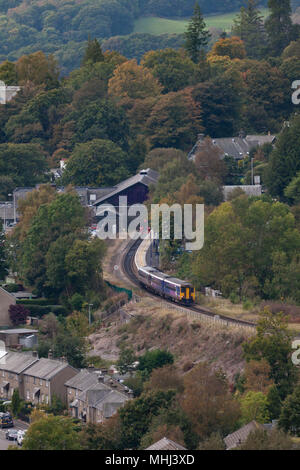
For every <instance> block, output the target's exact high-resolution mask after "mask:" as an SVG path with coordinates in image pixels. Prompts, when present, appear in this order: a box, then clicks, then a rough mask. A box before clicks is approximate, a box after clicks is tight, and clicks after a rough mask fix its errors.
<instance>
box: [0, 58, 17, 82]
mask: <svg viewBox="0 0 300 470" xmlns="http://www.w3.org/2000/svg"><path fill="white" fill-rule="evenodd" d="M0 80H2V81H3V82H4V83H5V85H13V86H15V85H17V73H16V66H15V64H14V63H13V62H9V61H8V60H5V61H4V62H2V64H1V65H0Z"/></svg>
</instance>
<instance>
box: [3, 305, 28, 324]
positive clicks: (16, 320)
mask: <svg viewBox="0 0 300 470" xmlns="http://www.w3.org/2000/svg"><path fill="white" fill-rule="evenodd" d="M8 313H9V318H10V321H11V322H12V324H13V325H14V326H17V325H24V324H25V323H26V319H27V317H28V315H29V314H30V312H29V310H27V309H26V308H25V307H24V306H23V305H10V306H9V309H8Z"/></svg>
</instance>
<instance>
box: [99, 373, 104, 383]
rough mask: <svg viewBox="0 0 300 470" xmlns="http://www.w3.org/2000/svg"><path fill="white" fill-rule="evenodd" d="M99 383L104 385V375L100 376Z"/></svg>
mask: <svg viewBox="0 0 300 470" xmlns="http://www.w3.org/2000/svg"><path fill="white" fill-rule="evenodd" d="M98 382H99V383H104V376H103V375H102V374H99V375H98Z"/></svg>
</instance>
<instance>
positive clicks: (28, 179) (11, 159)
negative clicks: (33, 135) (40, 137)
mask: <svg viewBox="0 0 300 470" xmlns="http://www.w3.org/2000/svg"><path fill="white" fill-rule="evenodd" d="M46 169H47V162H46V158H45V153H44V151H43V149H42V148H41V147H40V145H38V144H0V177H1V176H9V177H10V178H11V180H10V181H11V184H10V185H9V186H8V192H12V191H13V190H14V189H15V188H16V187H18V186H27V187H28V186H29V187H30V186H34V185H35V184H36V183H42V182H43V180H44V181H45V179H46V177H45V172H46Z"/></svg>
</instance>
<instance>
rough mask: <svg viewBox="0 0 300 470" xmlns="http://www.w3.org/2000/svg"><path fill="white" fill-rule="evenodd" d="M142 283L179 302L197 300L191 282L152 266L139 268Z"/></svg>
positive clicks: (188, 302) (190, 302) (191, 302)
mask: <svg viewBox="0 0 300 470" xmlns="http://www.w3.org/2000/svg"><path fill="white" fill-rule="evenodd" d="M138 278H139V281H140V284H141V285H142V286H143V287H145V288H146V289H148V290H150V291H152V292H154V293H155V294H158V295H160V296H161V297H163V298H166V299H169V300H172V301H173V302H177V303H179V304H184V305H191V304H193V303H194V302H195V288H194V287H193V286H192V284H191V283H189V282H187V281H182V280H181V279H177V278H175V277H172V276H169V275H168V274H165V273H163V272H161V271H159V270H158V269H156V268H153V267H151V266H144V267H142V268H139V269H138Z"/></svg>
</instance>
